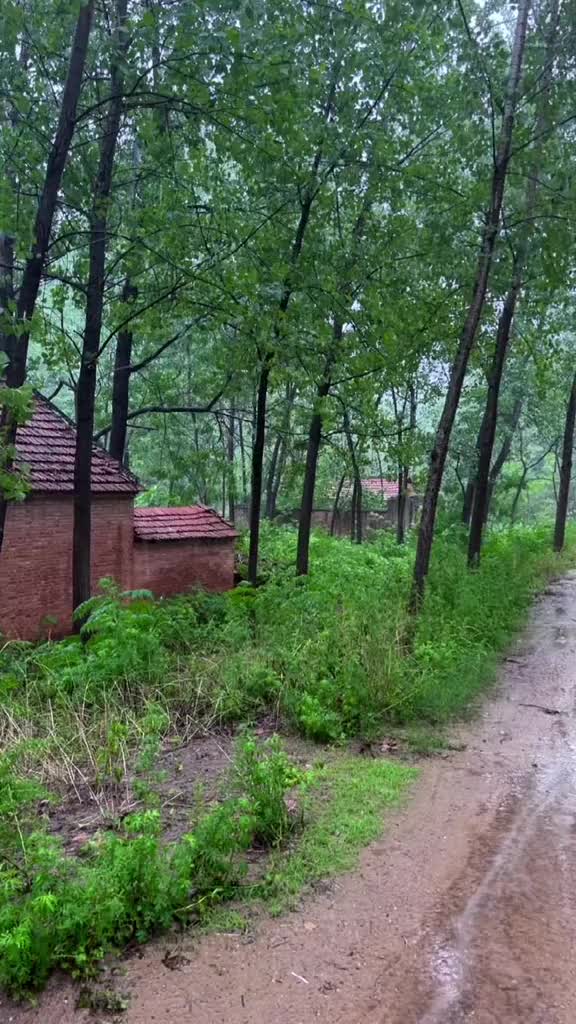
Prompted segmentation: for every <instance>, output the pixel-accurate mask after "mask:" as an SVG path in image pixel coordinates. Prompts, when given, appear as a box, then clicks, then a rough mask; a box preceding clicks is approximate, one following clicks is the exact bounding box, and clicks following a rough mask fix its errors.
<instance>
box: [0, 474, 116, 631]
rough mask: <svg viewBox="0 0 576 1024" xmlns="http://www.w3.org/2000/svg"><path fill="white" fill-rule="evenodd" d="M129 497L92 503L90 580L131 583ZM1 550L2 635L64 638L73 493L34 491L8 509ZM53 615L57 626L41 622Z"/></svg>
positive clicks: (67, 627) (68, 613) (68, 616)
mask: <svg viewBox="0 0 576 1024" xmlns="http://www.w3.org/2000/svg"><path fill="white" fill-rule="evenodd" d="M132 505H133V498H132V496H119V495H112V496H110V497H101V496H97V497H95V498H94V501H93V506H92V509H93V512H92V520H93V544H92V583H93V586H94V588H96V586H97V583H98V580H100V579H102V577H103V576H113V577H114V578H115V579H116V580H118V582H119V583H120V584H121V586H122V587H124V588H126V589H128V588H130V587H131V586H132V547H133V522H132ZM6 527H7V528H6V536H5V539H4V545H3V548H2V553H1V554H0V633H3V634H4V635H5V636H8V637H17V638H21V639H27V640H33V639H36V638H37V637H39V636H41V635H45V634H46V633H47V632H50V633H51V635H52V636H62V635H64V634H65V633H67V632H70V628H71V623H72V496H71V495H70V496H66V495H61V496H60V495H58V496H56V495H40V494H34V495H33V496H32V497H30V498H28V499H27V500H26V501H25V502H23V503H22V504H14V505H10V506H9V508H8V516H7V524H6ZM47 615H49V616H51V617H52V616H54V617H56V618H57V620H58V622H57V625H56V626H53V625H52V624H50V625H46V624H44V625H43V623H42V620H43V619H45V617H46V616H47Z"/></svg>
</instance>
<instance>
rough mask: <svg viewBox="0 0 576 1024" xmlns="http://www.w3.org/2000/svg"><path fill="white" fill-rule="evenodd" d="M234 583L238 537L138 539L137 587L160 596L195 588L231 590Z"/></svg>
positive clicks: (136, 552) (136, 550)
mask: <svg viewBox="0 0 576 1024" xmlns="http://www.w3.org/2000/svg"><path fill="white" fill-rule="evenodd" d="M233 585H234V540H233V539H232V540H218V541H216V540H209V541H192V540H179V541H174V540H172V541H150V542H148V541H136V542H135V544H134V572H133V587H134V588H135V589H137V588H140V587H142V588H143V589H146V590H151V591H152V592H153V593H154V594H155V595H156V596H157V597H170V596H172V595H174V594H185V593H186V592H187V591H189V590H191V589H193V588H194V587H204V588H205V589H206V590H230V589H231V588H232V587H233Z"/></svg>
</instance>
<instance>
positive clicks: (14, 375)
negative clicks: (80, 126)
mask: <svg viewBox="0 0 576 1024" xmlns="http://www.w3.org/2000/svg"><path fill="white" fill-rule="evenodd" d="M93 8H94V0H89V2H88V3H86V4H84V5H83V6H82V7H81V8H80V10H79V12H78V19H77V21H76V28H75V31H74V38H73V40H72V49H71V53H70V60H69V63H68V73H67V76H66V82H65V84H64V90H63V93H62V102H61V106H60V114H59V117H58V127H57V129H56V135H55V136H54V141H53V143H52V148H51V150H50V153H49V155H48V160H47V163H46V173H45V175H44V185H43V187H42V192H41V194H40V200H39V203H38V210H37V212H36V219H35V222H34V230H33V242H32V250H31V253H30V256H29V257H28V259H27V260H26V264H25V267H24V273H23V276H22V282H21V285H20V289H19V292H18V299H17V302H16V313H15V321H16V328H17V329H16V331H13V332H12V334H11V336H10V339H7V340H6V341H5V342H4V344H5V346H6V352H7V355H8V356H9V363H8V366H7V368H6V376H5V379H6V384H7V386H8V387H10V388H19V387H22V385H23V383H24V381H25V379H26V363H27V359H28V342H29V338H30V328H29V326H28V325H29V323H30V320H31V319H32V315H33V313H34V309H35V306H36V299H37V297H38V291H39V288H40V281H41V279H42V273H43V271H44V265H45V263H46V254H47V252H48V246H49V244H50V237H51V234H52V223H53V220H54V213H55V210H56V203H57V200H58V193H59V191H60V186H61V184H62V175H63V174H64V168H65V166H66V161H67V158H68V152H69V150H70V143H71V142H72V136H73V134H74V128H75V126H76V110H77V106H78V98H79V96H80V90H81V87H82V78H83V75H84V65H85V63H86V53H87V51H88V40H89V38H90V28H91V25H92V14H93ZM16 426H17V425H16V421H15V420H14V419H13V417H12V416H11V415H10V414H9V412H8V410H7V409H6V408H5V407H4V408H3V409H2V410H1V414H0V435H1V436H2V438H3V442H4V443H5V444H6V446H7V447H8V448H11V447H12V446H13V445H14V444H15V442H16ZM5 468H8V469H9V468H10V464H9V465H8V466H6V467H5ZM6 504H7V503H6V500H5V498H4V496H3V494H2V492H1V491H0V552H1V550H2V543H3V539H4V526H5V522H6Z"/></svg>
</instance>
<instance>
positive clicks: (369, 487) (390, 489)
mask: <svg viewBox="0 0 576 1024" xmlns="http://www.w3.org/2000/svg"><path fill="white" fill-rule="evenodd" d="M362 490H363V491H369V492H370V493H371V494H381V495H383V496H384V497H385V498H397V497H398V481H397V480H385V479H384V477H379V476H369V477H368V479H367V480H362Z"/></svg>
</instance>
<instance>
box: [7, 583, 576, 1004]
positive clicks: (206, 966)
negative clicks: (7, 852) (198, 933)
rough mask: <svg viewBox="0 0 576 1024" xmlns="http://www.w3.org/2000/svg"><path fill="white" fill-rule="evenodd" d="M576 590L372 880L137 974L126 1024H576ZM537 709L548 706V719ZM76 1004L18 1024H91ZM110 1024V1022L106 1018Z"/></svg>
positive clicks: (188, 943) (333, 890)
mask: <svg viewBox="0 0 576 1024" xmlns="http://www.w3.org/2000/svg"><path fill="white" fill-rule="evenodd" d="M575 702H576V574H572V575H571V576H569V577H567V578H566V579H564V580H562V581H559V582H557V583H555V584H554V585H553V586H551V587H550V589H549V590H548V591H547V593H546V595H545V596H544V597H543V598H541V599H540V600H539V601H538V602H537V604H536V606H535V609H534V612H533V615H532V620H531V624H530V626H529V627H528V629H527V631H526V632H525V634H524V636H523V637H522V638H521V639H520V640H519V641H518V643H517V645H516V649H515V651H513V652H511V654H510V656H509V657H508V658H507V659H506V661H505V662H504V664H503V667H502V671H501V674H500V684H499V687H498V690H497V691H496V696H495V698H494V699H492V700H490V701H489V702H487V703H486V705H485V708H484V711H483V714H482V716H481V717H480V719H479V720H478V721H476V722H475V723H473V725H472V726H470V727H465V728H461V729H460V730H459V739H461V740H462V742H463V743H465V744H466V749H465V750H463V751H461V752H458V753H454V754H451V755H450V756H449V757H448V758H446V759H441V758H440V759H436V760H434V761H430V762H428V763H426V764H425V765H424V768H423V771H422V777H421V779H420V781H419V782H418V784H417V786H416V789H415V792H414V796H413V799H412V800H411V801H410V803H409V805H408V807H407V808H406V809H405V810H404V811H403V812H401V813H399V814H398V815H397V816H395V817H393V818H392V819H390V820H389V821H388V827H387V831H386V834H385V835H384V837H383V838H382V839H381V840H380V841H379V842H377V843H375V844H374V845H373V846H371V847H370V848H369V849H368V850H366V851H365V853H364V855H363V856H362V860H361V865H360V869H359V870H358V871H356V872H354V873H352V874H350V875H347V876H344V877H342V878H340V879H337V880H336V882H332V883H329V884H328V885H326V887H325V889H324V891H323V892H322V893H321V894H319V895H316V896H315V897H313V898H310V899H308V900H306V902H305V905H304V907H303V909H302V910H301V911H299V912H297V913H294V914H290V915H287V916H285V917H283V918H280V919H278V920H276V921H275V920H267V921H262V922H260V923H259V924H258V925H257V928H256V931H255V934H254V936H249V937H246V936H245V937H240V936H225V935H224V936H222V935H219V936H211V937H208V938H206V939H203V940H200V941H199V942H198V941H195V940H194V939H193V938H192V936H187V937H185V938H184V939H183V940H182V942H181V944H180V947H179V952H180V954H181V955H182V956H184V957H185V958H187V959H188V960H189V962H186V960H182V961H181V962H180V964H179V967H178V969H176V970H170V969H168V967H167V966H166V965H165V963H164V962H163V959H164V956H165V952H166V949H167V947H168V948H169V950H170V951H171V952H173V951H174V948H175V944H174V940H173V939H172V941H171V942H169V943H168V944H167V943H166V942H164V943H156V944H151V945H150V946H149V947H147V948H146V949H145V950H144V951H143V955H142V957H141V959H133V960H131V961H129V962H128V963H127V965H126V975H125V977H123V978H122V979H121V980H120V983H119V988H121V989H122V990H127V991H129V992H130V993H131V1001H130V1006H129V1009H128V1010H127V1011H126V1013H124V1014H122V1020H124V1021H125V1022H126V1024H169V1022H170V1024H309V1022H316V1021H320V1022H324V1024H328V1022H329V1024H344V1022H346V1024H465V1022H466V1024H468V1022H470V1024H574V1022H576V717H575V715H576V703H575ZM533 705H537V706H533ZM74 1002H75V996H74V992H73V990H72V988H71V987H70V988H66V987H65V988H62V987H61V985H58V984H56V985H54V986H53V987H52V989H51V990H49V992H48V993H47V994H46V996H45V997H44V998H43V999H42V1001H41V1003H40V1006H39V1007H38V1008H37V1009H35V1010H23V1009H16V1008H14V1007H13V1006H10V1005H8V1004H7V1003H6V1002H2V1000H1V999H0V1021H1V1022H2V1024H5V1022H6V1024H8V1022H10V1021H13V1022H14V1024H40V1022H41V1024H83V1022H84V1021H85V1020H86V1021H87V1020H88V1019H91V1020H92V1021H93V1020H94V1017H92V1018H89V1017H88V1015H87V1014H86V1013H85V1012H83V1011H75V1010H74ZM101 1019H102V1020H104V1019H105V1018H104V1017H102V1018H101Z"/></svg>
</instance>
